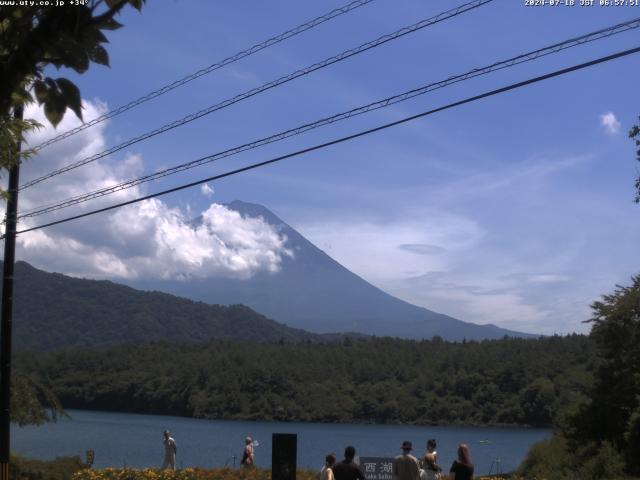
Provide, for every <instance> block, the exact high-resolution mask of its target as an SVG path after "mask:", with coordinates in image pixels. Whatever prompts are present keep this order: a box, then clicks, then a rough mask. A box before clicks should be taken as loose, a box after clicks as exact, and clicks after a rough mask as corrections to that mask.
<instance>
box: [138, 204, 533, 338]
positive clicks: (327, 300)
mask: <svg viewBox="0 0 640 480" xmlns="http://www.w3.org/2000/svg"><path fill="white" fill-rule="evenodd" d="M226 206H227V207H228V208H230V209H233V210H235V211H237V212H238V213H240V214H241V215H242V216H244V217H252V218H256V217H262V218H263V219H264V220H265V221H266V222H268V223H269V224H270V225H273V226H274V227H275V228H276V229H277V230H278V231H279V232H280V234H283V235H286V237H287V247H288V248H290V249H292V250H293V251H294V252H295V256H294V258H289V257H285V258H283V262H282V269H281V271H280V272H278V273H276V274H268V273H260V274H257V275H255V276H254V277H252V278H251V279H248V280H230V279H223V278H206V279H195V278H194V279H190V280H188V281H171V280H147V281H136V282H132V283H130V284H131V285H133V286H135V287H136V288H143V289H150V290H159V291H164V292H169V293H173V294H175V295H180V296H184V297H187V298H191V299H193V300H200V301H203V302H207V303H211V304H244V305H248V306H250V307H251V308H253V309H255V310H256V311H259V312H260V313H262V314H264V315H267V316H268V317H270V318H273V319H275V320H277V321H279V322H283V323H285V324H287V325H289V326H291V327H295V328H301V329H304V330H308V331H311V332H317V333H325V332H344V331H354V332H361V333H364V334H368V335H378V336H396V337H401V338H414V339H422V338H428V339H430V338H432V337H433V336H436V335H437V336H440V337H442V338H444V339H446V340H454V341H461V340H463V339H467V340H471V339H473V340H482V339H496V338H502V337H504V336H505V335H507V336H512V337H533V336H534V335H529V334H525V333H521V332H515V331H512V330H506V329H503V328H499V327H497V326H495V325H491V324H489V325H477V324H474V323H469V322H463V321H461V320H458V319H455V318H453V317H450V316H448V315H444V314H440V313H436V312H432V311H430V310H427V309H426V308H422V307H417V306H415V305H412V304H410V303H407V302H405V301H403V300H400V299H398V298H396V297H393V296H391V295H389V294H387V293H385V292H383V291H382V290H380V289H378V288H376V287H374V286H373V285H371V284H370V283H368V282H367V281H365V280H364V279H362V278H361V277H359V276H357V275H356V274H354V273H353V272H351V271H349V270H348V269H346V268H345V267H343V266H342V265H340V264H339V263H338V262H336V261H335V260H333V259H332V258H331V257H329V256H328V255H327V254H326V253H324V252H323V251H322V250H320V249H319V248H317V247H316V246H315V245H313V244H312V243H311V242H309V241H308V240H307V239H305V238H304V237H303V236H302V235H301V234H300V233H298V232H297V231H296V230H294V229H293V228H292V227H290V226H289V225H287V224H286V223H285V222H284V221H283V220H281V219H280V218H279V217H278V216H276V215H275V214H274V213H273V212H271V211H269V210H268V209H267V208H265V207H263V206H262V205H257V204H253V203H246V202H242V201H239V200H236V201H233V202H231V203H230V204H228V205H226ZM196 221H198V220H196Z"/></svg>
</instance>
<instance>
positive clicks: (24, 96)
mask: <svg viewBox="0 0 640 480" xmlns="http://www.w3.org/2000/svg"><path fill="white" fill-rule="evenodd" d="M11 101H12V102H13V103H14V104H15V105H24V104H26V103H31V102H32V101H33V97H32V96H31V94H30V93H29V92H27V91H26V90H25V89H24V88H18V89H17V90H14V91H13V92H11Z"/></svg>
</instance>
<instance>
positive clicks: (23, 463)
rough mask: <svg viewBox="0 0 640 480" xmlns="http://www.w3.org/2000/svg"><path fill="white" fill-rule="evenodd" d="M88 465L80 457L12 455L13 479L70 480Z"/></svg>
mask: <svg viewBox="0 0 640 480" xmlns="http://www.w3.org/2000/svg"><path fill="white" fill-rule="evenodd" d="M86 467H87V465H86V464H85V463H83V462H82V461H81V460H80V457H59V458H56V459H55V460H51V461H43V460H33V459H28V458H22V457H16V456H13V457H11V462H10V464H9V477H10V479H11V480H70V479H71V476H72V475H73V474H74V473H75V472H77V471H79V470H82V469H83V468H86Z"/></svg>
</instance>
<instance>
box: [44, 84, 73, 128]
mask: <svg viewBox="0 0 640 480" xmlns="http://www.w3.org/2000/svg"><path fill="white" fill-rule="evenodd" d="M66 110H67V102H66V101H65V99H64V97H63V96H62V94H61V93H60V92H59V91H58V90H57V89H50V90H49V96H48V97H47V100H46V101H45V103H44V114H45V115H46V117H47V120H49V121H50V122H51V125H53V126H54V127H56V126H57V125H58V124H59V123H60V121H61V120H62V118H63V117H64V112H65V111H66Z"/></svg>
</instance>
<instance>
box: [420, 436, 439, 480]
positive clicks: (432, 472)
mask: <svg viewBox="0 0 640 480" xmlns="http://www.w3.org/2000/svg"><path fill="white" fill-rule="evenodd" d="M437 462H438V453H437V452H436V441H435V439H433V438H432V439H431V440H427V451H426V453H425V454H424V459H423V460H422V465H423V468H424V472H425V480H436V479H437V478H438V475H439V473H440V472H441V471H442V468H440V466H438V463H437Z"/></svg>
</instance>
